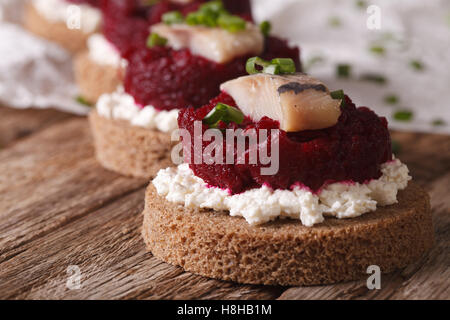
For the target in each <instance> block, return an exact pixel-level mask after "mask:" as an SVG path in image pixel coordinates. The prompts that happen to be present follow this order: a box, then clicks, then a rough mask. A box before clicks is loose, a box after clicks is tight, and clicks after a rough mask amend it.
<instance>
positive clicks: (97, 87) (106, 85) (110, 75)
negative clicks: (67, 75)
mask: <svg viewBox="0 0 450 320" xmlns="http://www.w3.org/2000/svg"><path fill="white" fill-rule="evenodd" d="M122 72H123V70H122V68H120V67H114V66H110V65H101V64H98V63H96V62H95V61H92V59H91V58H90V57H89V53H88V52H87V51H84V52H82V53H79V54H77V55H76V56H75V61H74V74H75V80H76V83H77V85H78V89H79V90H80V95H81V96H82V97H83V98H84V99H85V100H86V101H88V102H90V103H92V104H94V103H95V102H97V100H98V98H99V97H100V96H101V95H102V94H103V93H111V92H113V91H115V90H116V89H117V87H118V86H119V85H120V84H121V83H122Z"/></svg>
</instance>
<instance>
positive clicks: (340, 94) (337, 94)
mask: <svg viewBox="0 0 450 320" xmlns="http://www.w3.org/2000/svg"><path fill="white" fill-rule="evenodd" d="M330 96H331V97H332V98H333V99H335V100H341V101H342V102H341V107H343V106H345V93H344V90H342V89H341V90H336V91H332V92H330Z"/></svg>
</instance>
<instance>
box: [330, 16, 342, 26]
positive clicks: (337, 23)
mask: <svg viewBox="0 0 450 320" xmlns="http://www.w3.org/2000/svg"><path fill="white" fill-rule="evenodd" d="M328 23H329V25H330V26H332V27H339V26H340V25H341V24H342V22H341V19H339V18H338V17H330V19H329V20H328Z"/></svg>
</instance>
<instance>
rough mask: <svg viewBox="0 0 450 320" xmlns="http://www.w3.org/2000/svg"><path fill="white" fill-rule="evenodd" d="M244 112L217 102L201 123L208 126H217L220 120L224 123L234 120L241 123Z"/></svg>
mask: <svg viewBox="0 0 450 320" xmlns="http://www.w3.org/2000/svg"><path fill="white" fill-rule="evenodd" d="M244 118H245V117H244V114H243V113H242V112H241V111H240V110H239V109H237V108H234V107H232V106H229V105H227V104H225V103H218V104H217V105H216V106H215V107H214V109H212V110H211V111H210V112H209V113H208V114H207V115H206V117H205V118H204V119H203V123H204V124H206V125H209V126H210V127H217V124H218V123H219V122H220V121H222V122H225V123H230V122H235V123H237V124H241V123H242V122H243V121H244Z"/></svg>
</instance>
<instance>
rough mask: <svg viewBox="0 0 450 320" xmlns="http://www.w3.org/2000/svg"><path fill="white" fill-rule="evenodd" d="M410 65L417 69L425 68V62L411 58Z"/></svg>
mask: <svg viewBox="0 0 450 320" xmlns="http://www.w3.org/2000/svg"><path fill="white" fill-rule="evenodd" d="M409 65H410V66H411V67H412V68H413V69H415V70H417V71H422V70H423V68H424V67H423V63H422V62H420V61H419V60H411V61H410V63H409Z"/></svg>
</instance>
